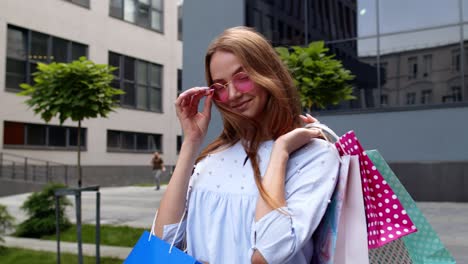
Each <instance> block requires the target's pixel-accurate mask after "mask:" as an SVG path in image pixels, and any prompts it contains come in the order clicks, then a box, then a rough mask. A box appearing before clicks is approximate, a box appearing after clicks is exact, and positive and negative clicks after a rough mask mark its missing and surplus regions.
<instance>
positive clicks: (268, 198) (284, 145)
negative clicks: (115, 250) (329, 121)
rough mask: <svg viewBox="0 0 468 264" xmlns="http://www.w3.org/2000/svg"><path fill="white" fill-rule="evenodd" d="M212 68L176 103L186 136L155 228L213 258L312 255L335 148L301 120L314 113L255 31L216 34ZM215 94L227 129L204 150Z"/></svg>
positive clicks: (301, 258)
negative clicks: (305, 112) (304, 107)
mask: <svg viewBox="0 0 468 264" xmlns="http://www.w3.org/2000/svg"><path fill="white" fill-rule="evenodd" d="M205 72H206V80H207V83H208V87H194V88H191V89H188V90H187V91H185V92H183V93H182V94H180V96H179V97H178V98H177V100H176V102H175V106H176V111H177V116H178V118H179V120H180V124H181V126H182V129H183V132H184V142H183V144H182V148H181V151H180V154H179V159H178V161H177V164H176V169H175V171H174V173H173V175H172V178H171V180H170V183H169V185H168V187H167V190H166V192H165V194H164V197H163V199H162V200H161V204H160V208H159V210H158V215H157V219H156V222H155V224H154V230H153V231H154V232H155V234H156V235H157V236H158V237H161V238H162V239H164V240H166V241H168V242H169V243H171V242H172V241H173V239H175V241H176V245H180V243H181V242H185V243H186V247H187V253H188V254H190V255H192V256H194V257H195V258H196V259H198V260H200V261H202V262H207V263H211V264H213V263H215V264H217V263H295V264H302V263H309V262H310V259H311V257H312V251H313V243H312V240H311V236H312V233H313V232H314V230H315V228H316V227H317V225H318V224H319V222H320V219H321V218H322V216H323V214H324V212H325V209H326V207H327V204H328V200H329V199H330V197H331V195H332V192H333V189H334V186H335V183H336V177H337V175H338V170H339V160H338V157H337V153H336V150H335V149H334V148H333V147H331V146H330V144H329V143H327V142H325V141H323V140H321V139H318V137H320V131H318V130H315V129H306V128H303V123H304V122H305V123H310V122H314V121H315V120H314V119H313V118H312V117H311V116H301V115H300V102H299V97H298V94H297V89H296V87H294V84H293V80H292V78H291V76H290V74H289V73H288V71H287V69H286V68H285V66H284V65H283V63H282V62H281V60H280V59H279V57H278V56H277V54H276V53H275V51H274V49H273V48H272V47H271V45H270V44H269V43H268V42H267V41H266V40H265V39H264V38H263V37H262V36H261V35H260V34H258V33H256V32H255V31H253V30H252V29H249V28H245V27H236V28H231V29H227V30H226V31H224V32H223V33H222V34H221V35H220V36H219V37H218V38H216V39H215V40H214V41H213V42H212V43H211V45H210V46H209V48H208V51H207V54H206V58H205ZM203 97H205V102H204V108H203V110H202V112H199V111H198V104H199V102H200V100H201V99H202V98H203ZM213 102H214V103H215V105H216V106H217V108H218V109H219V111H220V112H221V115H222V119H223V125H224V129H223V131H222V132H221V134H220V136H219V137H218V138H216V139H215V140H214V141H213V142H212V143H211V144H209V145H208V146H207V147H206V148H205V149H204V150H203V151H202V152H201V154H199V151H200V148H201V145H202V141H203V139H204V138H205V135H206V132H207V129H208V125H209V122H210V111H211V106H212V103H213ZM186 208H187V211H186V214H185V210H186ZM181 218H183V222H182V225H181V227H180V230H179V232H178V234H177V237H174V236H175V234H176V230H177V229H178V226H179V221H180V220H181ZM183 240H184V241H183Z"/></svg>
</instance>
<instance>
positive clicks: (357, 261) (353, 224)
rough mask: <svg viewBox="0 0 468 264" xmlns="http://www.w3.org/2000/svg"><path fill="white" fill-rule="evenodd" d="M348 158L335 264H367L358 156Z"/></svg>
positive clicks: (367, 255) (364, 216) (367, 254)
mask: <svg viewBox="0 0 468 264" xmlns="http://www.w3.org/2000/svg"><path fill="white" fill-rule="evenodd" d="M345 157H350V166H349V173H348V184H347V188H346V196H345V198H344V203H343V208H342V213H341V217H340V221H339V226H338V236H337V240H336V254H335V262H334V263H336V264H368V263H369V250H368V246H367V244H368V243H367V229H366V215H365V210H364V201H363V199H362V197H363V194H362V185H361V177H360V176H361V175H360V166H359V159H358V156H344V157H343V158H345Z"/></svg>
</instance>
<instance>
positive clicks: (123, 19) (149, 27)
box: [109, 0, 165, 34]
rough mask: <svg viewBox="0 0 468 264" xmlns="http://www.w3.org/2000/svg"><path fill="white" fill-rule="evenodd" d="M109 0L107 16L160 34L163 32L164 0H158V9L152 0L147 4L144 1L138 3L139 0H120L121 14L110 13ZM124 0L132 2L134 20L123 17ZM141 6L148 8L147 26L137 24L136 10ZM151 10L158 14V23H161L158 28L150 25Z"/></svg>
mask: <svg viewBox="0 0 468 264" xmlns="http://www.w3.org/2000/svg"><path fill="white" fill-rule="evenodd" d="M111 1H112V0H111ZM111 1H109V16H110V17H112V18H115V19H118V20H121V21H124V22H126V23H130V24H132V25H135V26H138V27H141V28H145V29H148V30H152V31H155V32H157V33H160V34H164V20H165V19H164V0H160V1H161V7H160V9H158V8H157V7H155V6H154V5H153V0H148V2H149V4H145V3H140V1H139V0H122V1H121V10H122V12H121V14H120V16H115V15H113V14H112V12H111V5H110V3H111ZM125 1H132V2H133V5H134V7H135V11H134V12H135V13H134V15H135V21H130V20H126V19H125ZM141 6H144V7H147V8H148V12H149V23H148V25H147V26H145V25H141V24H139V22H138V21H139V20H138V10H139V9H140V7H141ZM153 12H155V13H158V14H159V19H160V21H159V23H160V25H161V28H160V29H156V28H153V27H152V16H153Z"/></svg>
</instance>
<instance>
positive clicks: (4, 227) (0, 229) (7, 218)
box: [0, 204, 14, 242]
mask: <svg viewBox="0 0 468 264" xmlns="http://www.w3.org/2000/svg"><path fill="white" fill-rule="evenodd" d="M13 221H14V217H13V216H11V215H10V214H9V213H8V210H7V208H6V206H4V205H2V204H0V242H3V241H4V240H3V238H2V235H4V234H5V233H6V231H8V230H9V229H11V228H13Z"/></svg>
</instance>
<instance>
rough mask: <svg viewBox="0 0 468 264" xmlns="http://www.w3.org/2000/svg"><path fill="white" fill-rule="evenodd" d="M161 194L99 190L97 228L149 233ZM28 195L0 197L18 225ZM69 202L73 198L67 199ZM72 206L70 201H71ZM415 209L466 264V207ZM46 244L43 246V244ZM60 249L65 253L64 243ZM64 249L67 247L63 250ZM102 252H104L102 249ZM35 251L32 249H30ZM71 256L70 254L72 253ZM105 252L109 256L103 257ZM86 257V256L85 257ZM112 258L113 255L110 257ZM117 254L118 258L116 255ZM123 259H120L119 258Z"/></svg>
mask: <svg viewBox="0 0 468 264" xmlns="http://www.w3.org/2000/svg"><path fill="white" fill-rule="evenodd" d="M164 191H165V186H163V187H162V188H161V190H159V191H155V190H154V188H153V187H134V186H128V187H113V188H102V189H101V191H100V192H101V224H112V225H128V226H133V227H143V228H147V229H150V227H151V223H152V221H153V218H154V213H155V211H156V209H157V208H158V207H159V201H160V200H161V198H162V195H163V193H164ZM28 195H29V194H21V195H14V196H8V197H0V204H3V205H6V206H7V207H8V211H9V212H10V214H12V215H14V216H15V217H16V222H17V223H19V222H21V221H23V220H24V219H25V217H26V216H25V214H24V212H23V211H21V210H20V209H19V208H20V206H21V204H22V203H23V202H24V200H25V199H26V198H27V196H28ZM95 197H96V194H95V193H84V194H83V200H82V209H83V212H82V219H83V223H90V224H94V223H95V214H96V209H95V205H96V201H95ZM69 198H70V200H74V199H72V198H73V197H72V196H70V197H69ZM73 202H74V201H73ZM417 205H418V207H419V208H420V209H421V211H422V212H423V213H424V215H425V216H426V218H427V219H428V221H429V222H430V223H431V225H432V226H433V227H434V229H435V231H436V232H437V233H438V234H439V236H440V239H441V240H442V242H443V243H444V245H445V246H446V247H447V248H448V249H449V251H450V252H451V253H452V255H453V256H454V257H455V259H456V260H457V263H458V264H468V203H434V202H418V203H417ZM67 215H68V217H69V218H70V220H71V221H72V222H74V220H75V211H74V207H69V208H68V209H67ZM14 241H17V242H15V243H17V244H19V245H20V246H23V247H28V248H29V247H30V246H31V247H32V246H33V245H34V246H36V247H42V246H43V247H44V248H41V250H50V251H53V252H55V251H56V243H55V242H54V241H30V240H28V241H23V242H21V241H22V240H21V239H19V238H10V237H8V239H7V245H8V246H10V245H11V246H13V245H14V244H10V243H14ZM48 243H49V244H50V245H47V246H46V244H48ZM70 244H71V245H70V250H75V249H76V244H75V243H70ZM61 245H63V246H62V248H63V251H65V243H62V244H61ZM67 247H68V246H67ZM89 247H90V251H85V252H89V255H91V254H94V252H95V248H94V245H89ZM104 248H106V249H104ZM33 249H35V248H33ZM72 252H73V251H72ZM104 252H109V253H104ZM129 252H130V249H129V248H119V247H108V246H101V256H108V255H105V254H109V256H117V257H118V256H120V257H121V258H125V257H126V256H127V255H128V253H129ZM85 254H86V255H88V254H87V253H85ZM114 254H115V255H114ZM118 254H120V255H118ZM122 256H123V257H122Z"/></svg>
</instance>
